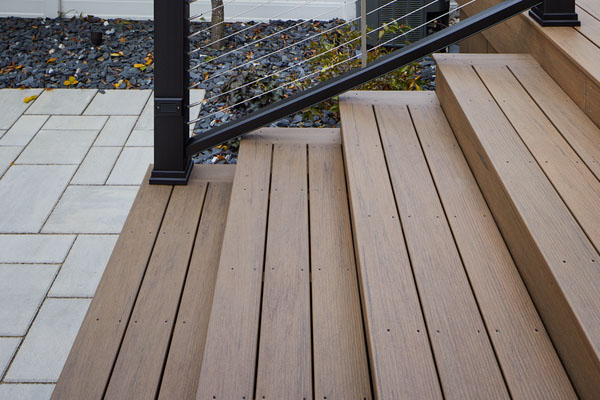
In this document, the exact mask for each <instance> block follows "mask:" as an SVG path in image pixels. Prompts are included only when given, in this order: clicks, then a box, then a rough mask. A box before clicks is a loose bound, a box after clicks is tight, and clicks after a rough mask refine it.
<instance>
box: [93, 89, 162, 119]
mask: <svg viewBox="0 0 600 400" xmlns="http://www.w3.org/2000/svg"><path fill="white" fill-rule="evenodd" d="M151 93H152V90H106V91H105V93H104V94H102V93H98V94H97V95H96V97H95V98H94V100H93V101H92V103H91V104H90V105H89V107H88V108H87V109H86V110H85V112H84V114H85V115H140V114H141V113H142V110H143V109H144V106H145V105H146V102H147V101H148V98H149V97H150V94H151Z"/></svg>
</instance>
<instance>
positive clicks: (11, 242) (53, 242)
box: [0, 235, 76, 264]
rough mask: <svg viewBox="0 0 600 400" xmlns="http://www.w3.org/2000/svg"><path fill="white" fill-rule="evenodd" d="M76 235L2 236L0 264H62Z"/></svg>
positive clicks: (0, 236) (0, 237)
mask: <svg viewBox="0 0 600 400" xmlns="http://www.w3.org/2000/svg"><path fill="white" fill-rule="evenodd" d="M75 238H76V236H75V235H0V263H8V264H10V263H45V264H61V263H62V262H63V261H65V258H66V257H67V254H68V253H69V250H70V249H71V246H72V245H73V242H74V241H75Z"/></svg>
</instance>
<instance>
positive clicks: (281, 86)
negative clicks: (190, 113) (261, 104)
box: [188, 54, 360, 125]
mask: <svg viewBox="0 0 600 400" xmlns="http://www.w3.org/2000/svg"><path fill="white" fill-rule="evenodd" d="M359 56H360V54H357V55H354V56H352V57H350V58H348V59H346V60H344V61H340V62H339V63H336V64H334V65H330V66H328V67H327V69H330V68H335V67H337V66H338V65H341V64H344V63H347V62H349V61H352V60H353V59H355V58H357V57H359ZM320 72H323V70H319V71H316V72H313V73H310V74H308V75H305V76H303V77H301V78H298V79H295V80H293V81H291V82H286V83H284V84H282V85H280V86H278V87H276V88H274V89H271V90H268V91H266V92H264V93H261V94H257V95H256V96H253V97H250V98H249V99H246V100H243V101H240V102H238V103H236V104H234V105H232V106H229V107H226V108H223V109H221V110H219V111H215V112H213V113H210V114H208V115H205V116H203V117H199V118H196V119H193V120H191V121H190V122H188V125H192V124H195V123H196V122H198V121H202V120H203V119H206V118H209V117H212V116H213V115H216V114H218V113H220V112H225V111H228V110H231V109H232V108H234V107H237V106H239V105H241V104H244V103H247V102H249V101H251V100H254V99H257V98H259V97H261V96H264V95H266V94H269V93H272V92H274V91H276V90H279V89H282V88H284V87H286V86H290V85H293V84H294V83H297V82H300V81H303V80H305V79H307V78H310V77H311V76H314V75H316V74H318V73H320Z"/></svg>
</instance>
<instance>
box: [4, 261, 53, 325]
mask: <svg viewBox="0 0 600 400" xmlns="http://www.w3.org/2000/svg"><path fill="white" fill-rule="evenodd" d="M57 271H58V266H57V265H47V264H45V265H38V264H0V304H2V307H0V336H23V335H25V333H26V332H27V329H28V328H29V325H30V324H31V321H32V320H33V317H34V316H35V313H36V312H37V310H38V308H39V306H40V304H41V303H42V300H44V297H46V293H48V289H50V285H51V284H52V281H53V280H54V277H55V275H56V272H57Z"/></svg>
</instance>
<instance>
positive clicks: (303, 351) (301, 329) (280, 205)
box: [256, 144, 313, 399]
mask: <svg viewBox="0 0 600 400" xmlns="http://www.w3.org/2000/svg"><path fill="white" fill-rule="evenodd" d="M306 153H307V151H306V145H303V144H291V145H280V144H276V145H274V148H273V167H272V177H271V193H270V199H269V220H268V227H269V229H268V232H267V245H266V255H265V273H264V284H263V296H262V304H261V323H260V338H259V347H258V349H259V354H258V367H257V369H258V371H257V377H256V397H257V398H259V399H309V398H310V397H312V392H313V391H312V360H311V358H312V356H311V353H312V351H311V346H312V343H311V317H310V312H311V309H310V264H309V240H308V196H307V192H308V190H307V183H308V182H307V160H306V155H307V154H306Z"/></svg>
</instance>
